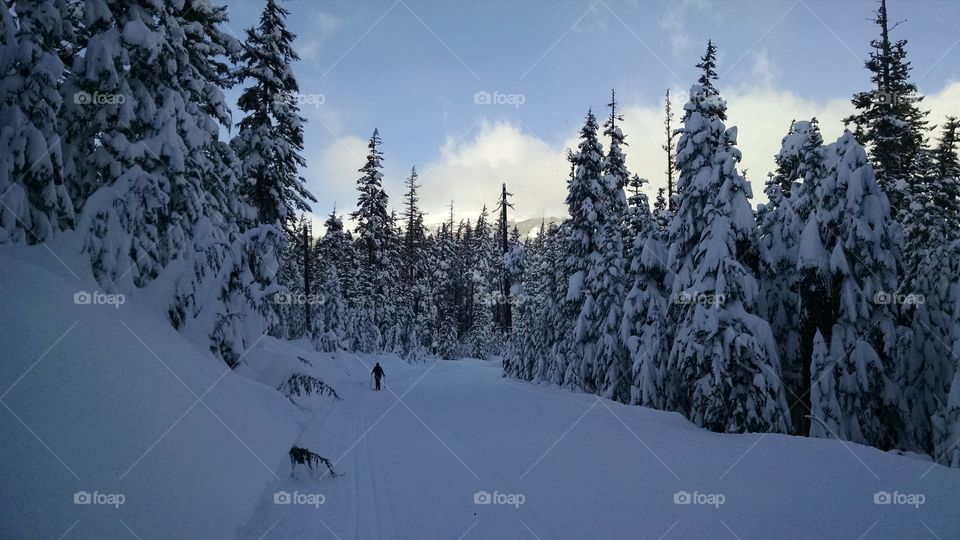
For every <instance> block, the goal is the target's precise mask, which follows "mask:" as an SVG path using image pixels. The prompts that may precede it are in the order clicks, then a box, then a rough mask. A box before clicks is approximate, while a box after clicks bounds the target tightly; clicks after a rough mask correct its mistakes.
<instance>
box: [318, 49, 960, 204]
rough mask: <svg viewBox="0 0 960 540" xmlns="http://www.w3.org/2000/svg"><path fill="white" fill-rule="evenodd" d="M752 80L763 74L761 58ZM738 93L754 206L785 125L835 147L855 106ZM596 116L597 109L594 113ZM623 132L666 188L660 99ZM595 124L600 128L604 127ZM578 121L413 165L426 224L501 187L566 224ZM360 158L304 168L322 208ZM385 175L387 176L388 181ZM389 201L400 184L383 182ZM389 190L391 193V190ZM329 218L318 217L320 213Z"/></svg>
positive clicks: (324, 160) (631, 117) (450, 146)
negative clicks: (798, 125) (570, 156)
mask: <svg viewBox="0 0 960 540" xmlns="http://www.w3.org/2000/svg"><path fill="white" fill-rule="evenodd" d="M758 58H759V60H758V62H757V65H759V66H760V68H755V70H754V71H755V72H758V73H760V74H762V73H763V69H762V67H763V64H762V58H763V56H762V55H760V56H759V57H758ZM758 79H760V81H759V82H756V81H751V82H750V83H747V84H744V85H743V86H741V87H735V88H728V89H721V91H722V92H723V94H724V97H725V98H726V100H727V104H728V111H727V118H728V121H727V125H728V126H734V125H736V126H738V128H739V144H738V146H739V148H740V149H741V151H742V152H743V161H742V162H741V170H746V171H747V176H748V179H749V180H750V181H751V184H752V185H753V192H754V202H755V203H756V202H762V201H764V200H765V198H764V196H763V183H764V181H765V180H766V177H767V173H768V172H770V171H772V170H773V169H774V167H775V164H774V160H773V156H774V155H775V154H776V153H777V152H778V151H779V149H780V141H781V139H782V138H783V136H784V135H785V134H786V132H787V129H788V128H789V126H790V122H791V121H792V120H794V119H797V120H802V119H809V118H811V117H814V116H816V117H817V119H818V120H819V121H820V126H821V130H822V132H823V138H824V141H825V142H827V143H830V142H833V141H835V140H836V139H837V138H838V137H839V136H840V135H841V134H842V133H843V121H842V119H843V118H844V117H845V116H847V115H849V114H850V112H851V111H852V106H851V104H850V101H849V99H848V98H846V97H843V98H837V99H831V100H826V101H820V100H815V99H809V98H805V97H802V96H798V95H796V94H794V93H792V92H790V91H789V90H784V89H780V88H775V87H774V86H773V85H772V84H769V82H770V81H771V80H772V78H770V77H767V76H760V77H758ZM672 93H673V96H674V110H675V112H676V119H675V123H676V125H679V123H680V119H681V117H682V115H683V110H682V106H683V103H684V102H685V101H686V99H687V95H686V92H685V91H681V90H679V89H676V90H672ZM924 105H925V107H926V108H929V109H930V110H931V115H930V120H931V122H933V123H937V124H941V123H942V122H943V118H944V116H946V115H947V114H952V115H956V116H960V82H952V83H950V84H948V85H947V86H946V87H945V88H943V89H942V90H941V91H939V92H937V93H935V94H931V95H929V96H928V97H927V99H926V100H925V101H924ZM598 111H602V109H599V110H598ZM623 113H624V116H625V121H624V123H623V126H622V127H623V131H624V133H625V134H626V135H627V142H628V144H629V146H628V147H627V149H626V152H627V165H628V167H629V168H630V170H631V171H633V172H636V173H638V174H639V175H640V176H642V177H645V178H647V179H649V180H650V184H649V185H648V189H647V191H648V193H649V194H650V195H651V197H652V195H653V194H655V193H656V190H657V188H659V187H661V186H664V185H665V183H666V178H665V168H666V157H665V155H664V152H663V151H662V150H661V149H660V146H661V145H662V144H663V143H664V140H665V134H664V126H663V102H662V98H658V99H657V100H656V101H651V102H645V103H628V104H624V106H623ZM602 120H603V119H602V118H601V122H602ZM580 121H581V119H580V118H579V117H578V116H576V115H574V114H571V119H570V128H569V137H568V138H567V139H566V140H565V141H564V142H563V143H562V144H560V145H551V144H549V143H547V142H546V141H544V140H543V139H541V138H540V137H538V136H537V135H535V134H532V133H530V132H529V131H526V130H524V129H523V128H522V127H521V126H520V125H518V124H514V123H511V122H507V121H497V122H488V121H482V122H480V123H478V125H477V126H476V127H475V128H474V129H473V130H472V131H471V132H470V133H468V135H467V137H465V138H463V139H462V140H455V139H453V138H450V137H448V139H447V140H446V141H445V142H444V144H443V145H442V146H441V147H440V148H439V156H438V157H437V158H436V159H435V160H433V161H432V162H430V163H427V164H423V166H421V167H418V170H419V172H420V178H421V184H422V185H423V188H422V189H421V194H422V204H423V207H424V209H425V210H426V211H427V212H428V214H429V216H428V218H427V221H428V222H437V221H440V220H441V219H442V217H443V216H446V213H447V207H448V205H449V204H450V201H451V200H453V201H455V209H456V213H457V215H458V216H460V217H475V216H476V215H477V214H478V213H479V211H480V209H481V207H482V206H483V205H484V204H486V205H487V207H488V208H492V207H493V206H494V205H495V203H496V200H497V196H498V195H499V190H500V184H501V182H507V186H508V189H509V190H510V191H511V192H512V193H513V194H514V199H513V200H514V205H515V207H516V213H517V216H518V217H520V218H536V217H540V216H544V215H545V216H563V215H565V213H566V206H565V205H564V202H563V201H564V197H565V196H566V180H567V177H568V174H569V165H568V162H567V161H566V159H565V151H566V148H574V147H575V146H576V144H577V139H576V137H577V130H578V128H579V122H580ZM365 154H366V140H365V139H360V138H358V137H346V138H342V139H339V140H338V141H337V142H335V143H334V144H333V145H331V146H328V147H326V148H325V149H324V150H323V151H322V152H321V153H320V155H319V159H318V160H312V161H311V169H312V170H313V171H314V173H313V174H315V175H316V176H311V177H310V179H311V182H310V187H311V189H314V190H315V193H323V199H324V200H337V201H339V204H338V208H343V209H344V210H348V209H349V208H350V207H352V203H353V200H354V192H353V190H354V183H353V181H354V180H355V178H356V176H357V173H356V169H357V168H358V167H359V166H360V165H361V164H362V162H363V159H364V158H363V156H365ZM388 176H389V175H388ZM388 180H389V182H388V191H389V194H390V196H391V198H392V199H396V198H398V197H399V196H400V193H399V192H398V191H396V190H397V189H398V188H396V187H395V186H398V185H399V183H400V181H401V180H402V179H401V178H399V177H398V178H388ZM391 188H392V190H391ZM327 211H328V210H325V209H322V212H320V213H326V212H327Z"/></svg>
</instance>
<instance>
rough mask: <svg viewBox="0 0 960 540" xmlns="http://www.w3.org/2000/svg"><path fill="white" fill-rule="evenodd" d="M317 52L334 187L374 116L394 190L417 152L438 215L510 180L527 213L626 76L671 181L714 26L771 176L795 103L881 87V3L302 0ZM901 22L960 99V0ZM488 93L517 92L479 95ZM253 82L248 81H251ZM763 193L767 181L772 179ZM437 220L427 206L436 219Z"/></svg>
mask: <svg viewBox="0 0 960 540" xmlns="http://www.w3.org/2000/svg"><path fill="white" fill-rule="evenodd" d="M228 5H229V11H230V16H231V22H230V25H229V26H230V29H231V30H232V31H234V32H236V33H237V35H239V36H242V35H243V29H244V28H247V27H249V26H251V25H254V24H256V21H257V19H258V17H259V14H260V10H261V9H262V6H263V3H262V2H260V1H259V0H236V1H230V2H228ZM285 6H286V7H287V9H289V10H290V12H291V15H290V17H289V24H290V28H291V30H292V31H293V32H295V33H296V34H298V36H299V39H298V41H297V43H296V48H297V49H298V51H299V52H300V54H301V56H302V61H301V62H299V63H298V64H297V65H296V66H295V72H296V74H297V77H298V80H299V82H300V86H301V93H302V94H304V95H305V96H307V95H313V96H314V97H313V98H312V99H313V101H314V102H316V101H322V103H316V104H314V103H313V102H311V103H304V105H303V113H304V116H306V117H307V119H308V126H307V128H306V152H305V157H306V159H307V163H308V169H307V170H306V171H304V176H305V177H306V178H307V180H308V185H309V187H310V189H311V190H312V191H313V192H314V194H315V195H317V198H318V199H319V200H320V202H319V204H318V205H317V208H316V212H317V213H319V214H325V213H327V212H329V208H330V206H331V205H332V204H333V202H334V201H336V202H337V203H338V207H339V208H342V209H347V210H349V208H350V207H351V206H352V204H353V197H354V194H353V187H354V182H355V180H356V176H357V174H356V173H355V171H356V169H357V168H359V167H360V166H361V165H362V160H363V155H364V153H365V148H364V143H365V139H366V138H368V137H369V135H370V132H371V131H372V129H373V127H374V126H378V127H379V128H380V131H381V134H382V136H383V140H384V144H383V151H384V153H385V158H386V164H387V165H386V174H387V181H386V185H387V189H388V192H389V194H390V195H391V197H393V198H397V197H398V196H399V194H400V184H401V182H402V179H403V177H404V175H405V174H406V173H407V172H408V171H409V168H410V167H411V166H412V165H417V167H418V169H420V170H421V171H422V178H423V183H424V187H423V191H424V204H425V206H426V209H427V210H428V211H429V212H430V213H431V215H433V216H436V217H435V218H434V220H439V219H440V217H439V216H440V215H441V213H442V210H441V208H442V206H443V205H444V204H447V203H449V200H450V199H455V200H456V203H455V204H456V206H457V208H458V209H459V210H460V211H461V212H462V213H465V214H472V213H474V212H476V211H477V210H479V207H480V206H481V205H482V204H484V203H487V204H489V203H492V202H493V200H494V199H495V197H496V193H497V191H498V187H499V184H500V182H501V181H507V182H508V185H510V186H513V187H512V189H513V191H514V192H515V193H517V199H518V200H517V203H518V204H517V210H518V213H519V214H520V215H521V216H523V217H535V216H539V215H559V214H560V213H561V212H562V211H563V204H562V202H563V186H564V178H565V174H566V166H565V164H564V162H563V159H562V156H563V149H564V148H566V147H567V146H570V145H571V144H575V139H574V137H575V136H576V132H577V130H578V128H579V126H580V124H581V123H582V119H583V116H584V114H585V113H586V111H587V108H588V107H591V106H592V107H594V108H595V109H599V110H598V112H599V113H603V112H604V111H605V104H606V103H607V101H608V98H609V92H610V89H611V88H615V89H616V90H617V92H618V97H619V99H620V101H621V104H622V106H623V108H624V111H625V114H626V115H627V118H626V124H625V127H624V130H625V132H626V134H627V136H628V142H632V143H633V144H632V145H631V148H630V149H628V152H629V154H628V164H629V165H630V166H631V167H632V168H634V169H635V170H637V171H639V172H640V173H641V175H644V176H647V177H649V178H650V179H651V185H652V186H654V187H655V186H657V185H659V184H660V183H662V176H663V174H662V169H663V165H662V164H661V161H662V159H663V156H662V152H661V151H659V149H658V145H659V143H660V140H661V139H662V136H661V129H660V127H659V125H658V114H659V110H660V108H661V107H662V99H663V92H664V90H665V89H667V88H672V89H674V92H675V94H677V96H676V101H677V108H680V107H681V106H682V101H683V98H684V97H685V90H686V89H688V88H689V86H690V84H691V83H692V82H693V81H694V80H695V78H696V76H697V73H696V69H695V67H694V64H695V63H696V62H697V61H698V57H699V56H700V55H701V54H702V52H703V49H704V46H705V43H706V40H707V38H712V39H713V40H714V41H715V42H716V43H717V44H718V47H719V51H720V57H719V73H720V75H721V79H720V81H719V87H720V90H721V92H722V93H723V94H724V96H725V97H726V98H727V100H728V102H729V105H730V115H729V116H730V118H729V122H728V124H730V125H739V126H740V130H741V140H740V146H741V149H742V150H743V151H744V154H745V156H744V163H743V167H744V168H746V169H748V177H749V178H751V179H752V180H753V181H754V182H755V183H756V182H758V181H760V180H762V179H763V178H764V177H765V175H766V172H767V170H769V169H770V168H772V166H773V165H772V164H773V160H772V154H773V153H774V152H775V151H776V149H777V148H778V147H779V140H780V137H782V135H783V133H784V132H785V131H786V129H787V127H788V125H789V121H790V119H791V118H794V117H796V118H805V117H809V116H812V115H817V116H818V117H820V119H821V121H822V122H823V123H824V135H825V138H827V139H830V138H836V137H837V136H838V135H839V134H840V130H842V124H840V122H839V119H840V118H841V117H842V116H843V115H844V114H846V113H847V112H849V111H848V110H847V109H848V107H849V105H848V102H849V97H850V95H851V94H852V93H853V92H855V91H858V90H861V89H864V88H866V87H867V85H868V73H867V72H866V71H865V70H864V68H863V66H862V62H863V60H864V59H865V58H866V56H867V53H868V51H869V48H868V44H869V40H870V39H872V38H873V37H874V36H875V34H876V33H877V31H876V27H875V25H874V24H872V23H871V22H870V19H871V17H872V11H873V10H874V9H875V6H876V2H874V1H873V0H867V1H842V2H827V1H818V0H803V1H774V0H762V1H756V0H754V1H734V0H731V1H723V2H708V1H706V0H675V1H669V2H668V1H635V2H616V1H612V0H603V1H600V2H593V1H591V2H583V1H562V2H542V1H538V0H526V1H518V2H501V1H474V2H456V1H429V2H421V1H416V0H403V1H396V2H394V1H388V2H358V1H353V2H326V1H324V2H320V1H289V2H286V3H285ZM889 8H890V11H891V17H892V18H893V19H894V20H898V21H899V20H903V21H905V22H903V23H902V24H901V25H900V26H899V27H897V28H896V30H895V32H894V35H895V37H897V38H904V39H908V40H909V41H910V44H909V48H908V50H909V55H910V56H909V57H910V59H911V60H912V62H913V65H914V71H913V74H914V79H915V81H916V82H917V83H918V84H919V85H920V87H921V91H923V92H924V93H925V94H929V95H930V96H931V97H930V100H929V101H930V107H929V108H931V109H932V110H933V116H932V120H933V121H934V122H937V121H939V120H940V119H941V118H942V115H944V114H960V82H958V81H960V60H958V58H960V45H958V39H960V34H958V33H957V31H956V27H957V23H958V22H960V2H956V1H952V0H951V1H939V0H937V1H930V0H913V1H911V0H890V3H889ZM478 92H486V93H488V94H489V95H491V96H495V98H494V100H500V101H502V102H504V103H501V104H496V103H493V104H483V103H480V104H478V103H476V102H475V95H476V94H477V93H478ZM236 93H237V92H231V97H235V95H236ZM754 189H755V192H756V193H757V194H760V191H761V190H760V185H759V184H755V187H754ZM429 219H430V218H428V220H429Z"/></svg>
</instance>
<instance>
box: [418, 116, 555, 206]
mask: <svg viewBox="0 0 960 540" xmlns="http://www.w3.org/2000/svg"><path fill="white" fill-rule="evenodd" d="M473 133H475V135H474V136H473V137H472V138H468V139H466V140H460V141H457V140H453V139H450V138H448V139H447V141H446V142H445V143H444V145H443V146H442V147H441V149H440V156H439V158H438V159H436V160H435V161H433V162H432V163H430V164H428V165H426V166H425V167H423V168H422V169H421V170H420V178H421V180H422V182H421V183H422V184H423V189H422V194H423V195H422V201H423V207H424V209H425V210H426V211H427V212H429V214H430V215H431V216H436V217H439V216H444V215H446V211H447V210H446V208H447V206H448V205H449V204H450V201H451V200H453V201H454V208H455V210H456V213H457V214H458V215H460V216H475V215H476V214H478V213H479V212H480V210H481V208H482V206H483V205H484V204H486V205H487V207H488V208H493V206H494V205H495V203H496V200H497V197H498V195H499V193H500V184H501V183H502V182H506V183H507V188H508V190H509V191H510V192H511V193H513V195H514V197H513V201H514V206H515V207H516V209H517V212H518V215H522V216H523V217H535V216H540V215H547V216H550V215H554V216H556V215H561V214H562V213H563V212H564V211H565V206H564V205H563V199H564V196H565V192H566V178H567V173H568V170H569V169H568V168H567V161H566V159H565V158H564V149H563V148H554V147H551V146H550V145H549V144H547V143H546V142H544V141H543V140H542V139H540V138H538V137H536V136H535V135H532V134H530V133H527V132H524V131H523V130H522V129H521V128H520V127H519V126H517V125H514V124H511V123H507V122H494V123H490V122H487V121H483V122H480V123H479V124H478V126H477V127H476V129H475V130H474V131H473ZM428 221H436V220H435V219H430V218H428Z"/></svg>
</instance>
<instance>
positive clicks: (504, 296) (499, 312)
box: [493, 182, 516, 336]
mask: <svg viewBox="0 0 960 540" xmlns="http://www.w3.org/2000/svg"><path fill="white" fill-rule="evenodd" d="M512 196H513V193H509V192H508V191H507V183H506V182H504V183H503V184H502V185H501V188H500V199H499V200H498V201H497V207H496V208H495V209H494V212H497V233H496V234H497V238H496V243H497V250H498V253H499V254H500V258H499V259H498V261H497V264H496V265H495V266H496V270H497V273H498V282H497V285H498V287H499V289H498V291H497V304H496V306H495V308H494V311H493V313H494V320H495V321H496V323H497V327H498V328H499V329H500V333H501V334H502V335H504V336H506V335H508V334H509V333H510V327H511V325H512V320H513V306H512V304H511V302H510V289H511V283H512V282H511V278H510V271H509V269H508V268H507V266H506V263H505V260H504V258H505V257H506V256H507V254H508V253H509V252H510V247H511V242H510V238H509V231H508V229H507V227H508V223H509V221H508V217H507V212H508V210H510V209H512V208H513V204H512V203H511V202H510V197H512ZM514 230H516V229H514Z"/></svg>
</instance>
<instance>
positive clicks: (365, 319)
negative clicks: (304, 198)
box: [280, 130, 520, 359]
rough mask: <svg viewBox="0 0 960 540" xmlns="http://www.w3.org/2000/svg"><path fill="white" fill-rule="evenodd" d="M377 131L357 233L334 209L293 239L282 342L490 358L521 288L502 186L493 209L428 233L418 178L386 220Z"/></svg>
mask: <svg viewBox="0 0 960 540" xmlns="http://www.w3.org/2000/svg"><path fill="white" fill-rule="evenodd" d="M380 144H381V140H380V135H379V132H378V131H376V130H375V131H374V133H373V136H372V137H371V138H370V143H369V153H368V155H367V160H366V163H365V164H364V166H363V167H362V168H361V169H360V172H361V176H360V178H359V179H358V180H357V193H358V200H357V209H356V210H355V211H354V212H352V213H351V214H350V217H351V218H352V220H353V221H354V223H355V228H354V230H353V231H348V230H345V229H344V224H343V218H342V217H341V216H339V215H337V213H336V210H334V211H333V212H331V213H330V215H329V216H328V217H327V219H326V221H325V222H324V233H323V235H322V236H320V237H319V238H317V239H314V235H313V234H312V233H311V232H310V230H311V225H310V221H309V219H307V218H306V217H304V218H303V219H302V220H301V222H300V223H299V224H298V226H297V227H295V228H294V229H293V231H292V233H291V236H290V240H289V242H288V250H287V256H286V257H285V259H284V261H285V264H284V267H283V269H282V271H281V274H280V276H281V279H280V281H281V283H282V284H283V285H285V286H286V288H287V290H289V291H290V294H289V295H288V296H286V297H284V299H283V301H281V302H280V304H281V305H282V308H281V312H282V317H281V320H282V321H283V322H284V324H283V325H282V326H283V327H282V328H281V329H280V335H282V336H284V337H287V338H291V339H297V338H301V337H309V338H310V339H312V340H313V342H314V344H315V345H316V346H317V347H319V348H321V349H323V350H336V349H347V350H352V351H362V352H389V353H394V354H398V355H400V356H402V357H404V358H407V359H416V358H421V357H424V356H437V357H441V358H448V359H450V358H456V357H463V356H471V357H476V358H488V357H490V356H491V355H493V354H496V353H497V352H498V351H500V350H501V349H502V347H503V343H504V342H505V340H506V339H507V337H508V335H509V331H510V319H511V312H512V306H511V304H510V294H511V292H510V287H511V284H512V283H514V282H515V281H519V279H520V276H519V273H518V272H519V271H518V267H517V264H516V262H515V261H513V259H512V258H511V257H512V256H513V257H515V256H516V253H517V252H518V250H519V249H520V238H519V236H520V233H519V231H517V229H516V228H513V229H512V230H511V229H510V228H509V214H508V212H509V209H510V208H512V205H511V203H510V200H509V197H510V193H508V192H507V188H506V185H505V184H504V185H503V186H502V189H501V198H500V202H499V203H498V206H497V207H496V208H495V209H494V213H495V217H494V216H492V215H491V214H490V212H488V210H487V208H486V206H484V208H483V210H482V212H481V213H480V215H479V216H477V217H476V218H475V219H473V220H469V219H467V220H459V221H457V220H456V219H455V217H454V209H453V207H452V205H451V208H450V214H449V217H448V219H447V220H446V221H444V222H443V223H442V224H440V226H439V229H438V230H437V231H436V232H434V233H431V232H430V231H429V230H428V229H427V227H426V226H425V225H424V214H423V211H422V209H421V208H420V205H419V200H420V199H419V194H418V190H419V188H420V187H421V186H420V184H419V183H418V177H417V171H416V169H415V168H414V169H412V170H411V171H410V176H409V177H408V178H407V180H406V183H405V185H406V191H405V192H404V194H403V197H402V203H401V204H402V209H401V211H400V213H399V214H396V213H393V212H388V210H387V208H388V205H389V198H388V196H387V193H386V191H384V189H383V185H382V178H383V174H382V155H381V152H380V150H379V146H380Z"/></svg>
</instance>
